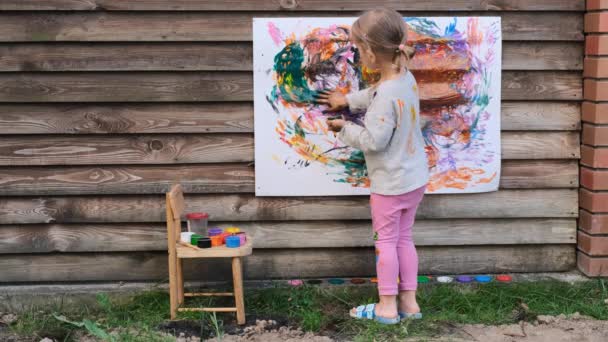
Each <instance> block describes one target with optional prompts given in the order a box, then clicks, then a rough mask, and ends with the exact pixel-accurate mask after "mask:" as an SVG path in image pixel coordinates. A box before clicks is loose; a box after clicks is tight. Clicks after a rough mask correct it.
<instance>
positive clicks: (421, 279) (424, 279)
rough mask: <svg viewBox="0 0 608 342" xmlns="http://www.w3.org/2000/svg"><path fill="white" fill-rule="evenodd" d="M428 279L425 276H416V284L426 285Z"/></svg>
mask: <svg viewBox="0 0 608 342" xmlns="http://www.w3.org/2000/svg"><path fill="white" fill-rule="evenodd" d="M429 280H430V279H429V277H427V276H418V282H419V283H428V282H429Z"/></svg>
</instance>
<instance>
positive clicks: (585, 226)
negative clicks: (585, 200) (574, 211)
mask: <svg viewBox="0 0 608 342" xmlns="http://www.w3.org/2000/svg"><path fill="white" fill-rule="evenodd" d="M578 227H579V228H580V229H582V230H584V231H585V232H587V233H589V234H608V215H607V214H592V213H590V212H588V211H587V210H580V211H579V218H578Z"/></svg>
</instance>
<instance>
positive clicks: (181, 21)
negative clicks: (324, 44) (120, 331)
mask: <svg viewBox="0 0 608 342" xmlns="http://www.w3.org/2000/svg"><path fill="white" fill-rule="evenodd" d="M239 7H240V6H235V7H234V8H235V9H238V8H239ZM357 14H358V12H344V11H340V12H331V11H323V12H306V11H302V12H290V11H289V12H241V13H229V12H182V13H171V12H140V13H134V12H131V13H129V12H55V13H53V12H47V13H32V12H3V13H1V14H0V32H2V33H3V34H2V36H0V41H1V42H34V41H38V42H43V41H46V42H48V41H250V40H252V18H253V17H307V16H313V17H336V16H339V17H345V16H348V17H356V16H357ZM428 14H429V13H428V12H426V13H425V12H408V13H407V15H408V16H421V15H428ZM459 14H460V15H462V16H484V15H496V13H488V12H462V13H459ZM433 15H434V16H442V15H443V16H453V15H454V13H453V12H435V13H433ZM499 15H500V16H501V18H502V35H503V39H504V40H532V41H539V40H545V41H552V40H557V41H569V40H570V41H571V40H575V41H582V40H583V38H584V36H583V15H582V13H577V12H568V13H559V12H540V13H532V12H503V13H500V14H499Z"/></svg>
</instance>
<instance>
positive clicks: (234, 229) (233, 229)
mask: <svg viewBox="0 0 608 342" xmlns="http://www.w3.org/2000/svg"><path fill="white" fill-rule="evenodd" d="M240 231H241V230H240V229H239V228H238V227H228V228H226V229H224V232H226V233H228V234H236V233H238V232H240Z"/></svg>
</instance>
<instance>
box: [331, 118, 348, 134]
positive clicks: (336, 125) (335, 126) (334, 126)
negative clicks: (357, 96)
mask: <svg viewBox="0 0 608 342" xmlns="http://www.w3.org/2000/svg"><path fill="white" fill-rule="evenodd" d="M345 124H346V121H344V120H343V119H327V127H328V128H329V130H330V131H333V132H340V131H341V130H342V128H344V125H345Z"/></svg>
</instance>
